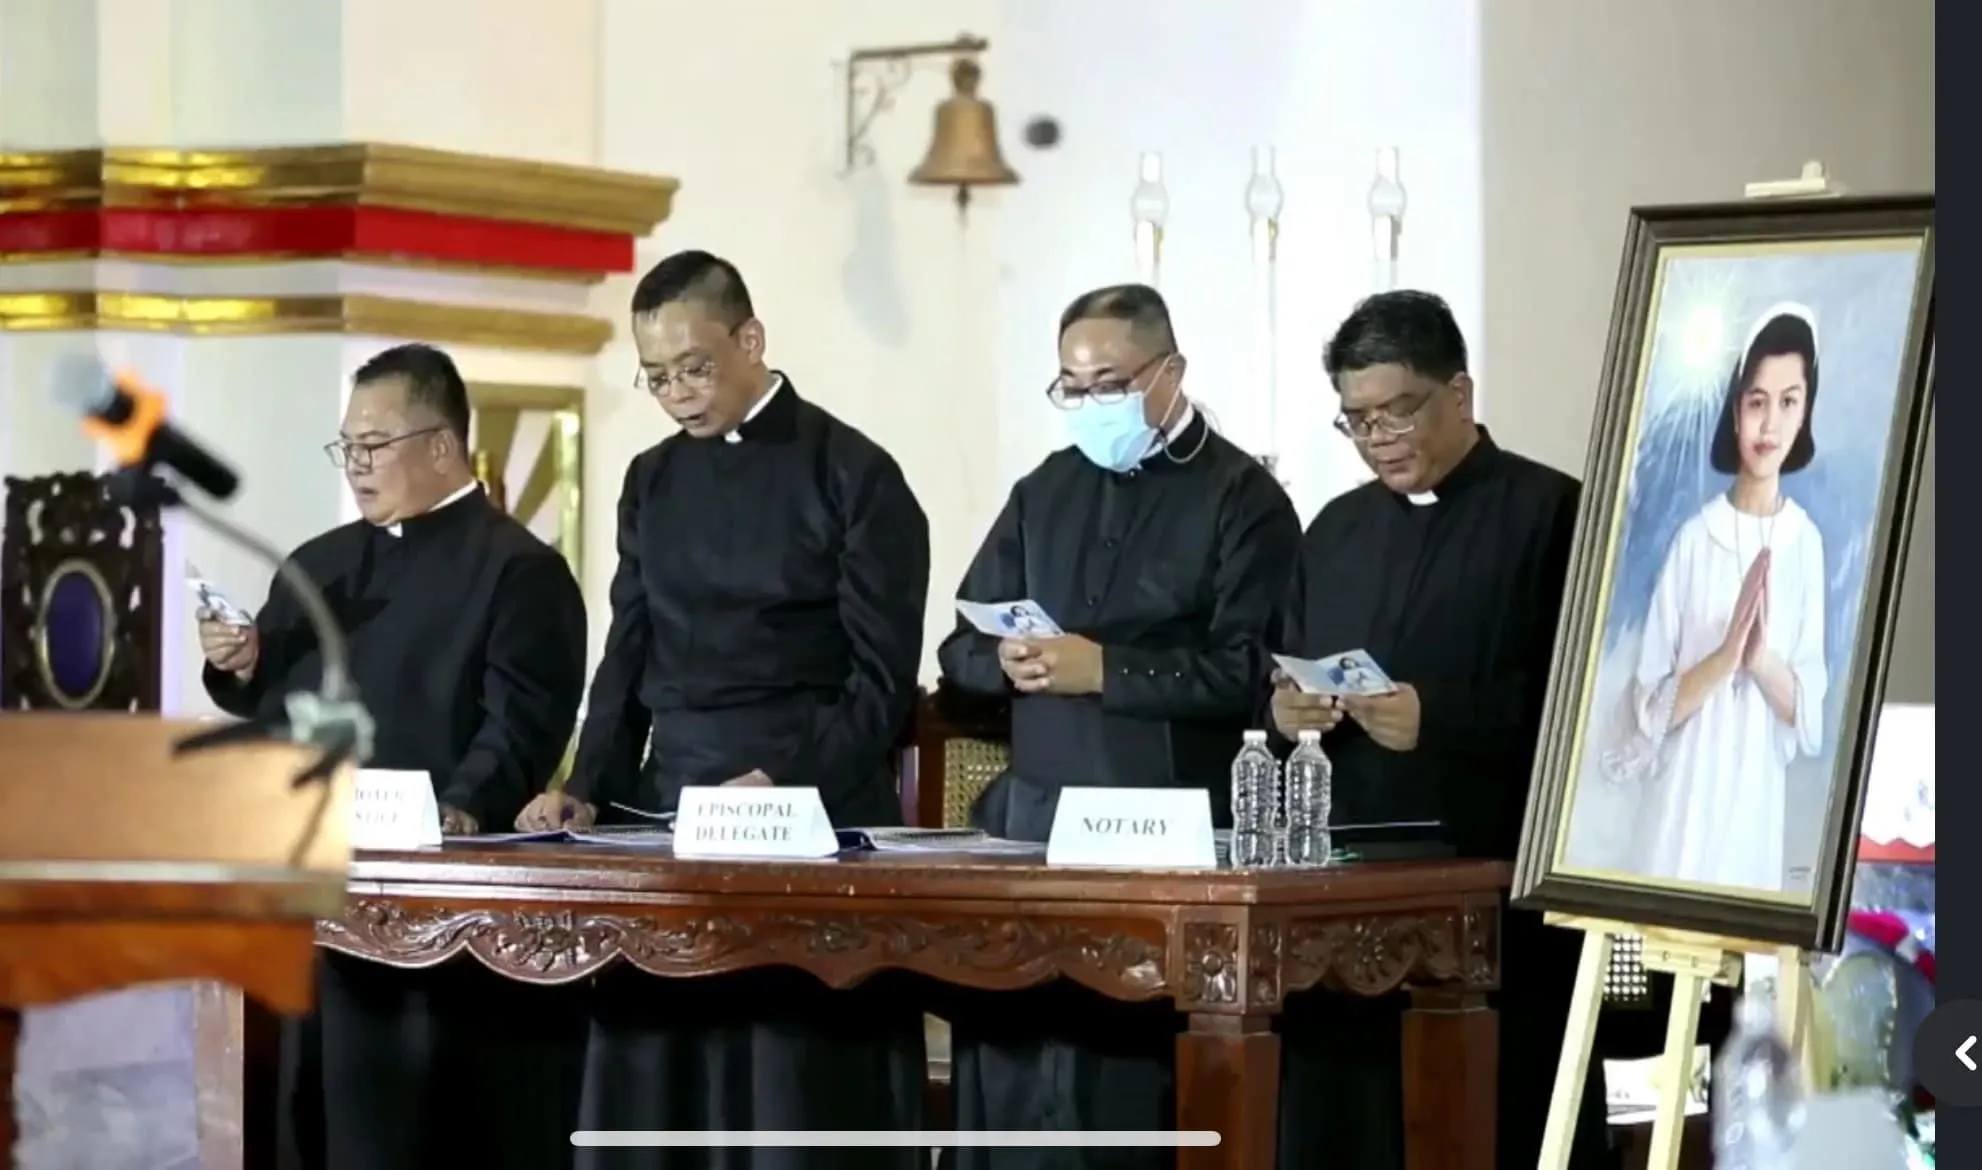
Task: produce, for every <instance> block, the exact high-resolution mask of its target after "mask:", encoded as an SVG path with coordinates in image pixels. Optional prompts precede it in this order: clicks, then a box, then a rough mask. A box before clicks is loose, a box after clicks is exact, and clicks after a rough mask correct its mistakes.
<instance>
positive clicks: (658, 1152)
mask: <svg viewBox="0 0 1982 1170" xmlns="http://www.w3.org/2000/svg"><path fill="white" fill-rule="evenodd" d="M632 308H633V314H632V316H633V330H632V332H633V343H634V346H635V348H636V349H637V350H638V351H639V355H640V372H639V374H638V375H637V378H636V381H637V384H638V385H639V386H640V388H641V389H642V390H644V391H646V392H647V393H648V394H650V395H652V396H653V398H654V399H655V400H656V402H657V403H658V404H659V405H660V406H661V408H662V409H663V410H665V411H666V412H667V414H668V417H669V418H671V419H673V420H674V421H675V422H676V423H677V424H679V425H680V427H681V430H680V432H679V433H678V434H674V435H670V436H669V437H667V438H666V439H663V440H662V441H661V442H660V443H658V444H656V445H655V446H653V447H651V448H649V449H648V450H646V451H645V452H642V453H641V454H640V455H638V456H636V457H635V458H634V460H633V463H632V465H631V466H630V467H628V468H627V472H626V482H625V486H624V487H623V488H622V490H621V493H620V498H619V567H618V569H617V571H616V572H615V573H614V575H613V582H612V626H611V629H610V630H609V631H608V632H607V634H606V645H605V653H604V656H603V658H602V660H601V661H600V663H599V669H598V673H597V674H596V675H595V676H594V678H593V680H592V689H591V693H590V697H589V698H588V700H587V702H586V713H585V727H584V730H583V731H582V732H581V733H580V735H579V744H578V758H577V761H576V763H575V765H574V767H573V770H572V776H571V780H570V783H569V784H568V785H566V787H565V788H564V790H563V791H562V792H559V793H556V794H553V795H547V796H545V797H542V798H540V799H539V800H537V801H536V802H535V803H534V804H532V805H531V807H530V808H529V809H528V810H526V811H525V813H524V815H523V817H522V818H521V819H520V820H519V821H518V825H519V826H520V827H521V828H524V829H538V828H552V827H556V826H558V825H564V824H571V825H585V824H589V823H591V822H592V821H593V819H594V818H596V817H597V816H598V815H599V810H600V808H601V807H607V808H610V807H611V803H612V802H617V803H620V804H623V805H629V806H632V807H634V808H639V809H644V810H655V811H669V810H672V809H674V808H675V807H676V804H677V802H678V800H679V798H680V796H681V790H682V789H683V788H684V787H688V786H690V785H694V786H708V785H728V786H734V787H738V788H743V789H753V788H765V787H771V786H777V785H783V786H789V787H803V788H816V789H818V790H819V796H820V798H821V800H822V801H823V802H824V803H825V806H826V812H827V815H828V816H829V817H831V819H832V822H833V824H835V825H837V826H840V827H853V826H867V825H886V824H891V823H897V822H899V821H900V819H901V811H900V810H901V804H900V802H899V799H898V797H897V792H896V788H895V783H894V776H893V770H892V767H891V756H892V752H893V749H894V745H895V743H896V741H897V738H898V737H899V735H900V733H901V730H902V728H903V726H904V725H905V724H906V723H907V721H908V719H909V718H910V716H911V715H912V714H913V712H914V706H915V696H916V681H917V680H916V673H917V671H918V669H919V668H920V666H921V659H922V629H923V624H922V613H923V606H924V605H925V604H926V602H927V600H928V589H929V522H928V520H927V518H926V517H925V516H924V514H923V511H922V507H921V505H920V504H919V503H917V502H916V498H915V494H914V493H913V492H912V491H910V490H909V486H908V483H907V481H906V480H905V479H904V478H903V476H902V471H901V468H900V467H899V466H898V465H897V464H896V463H895V461H894V459H893V458H892V457H891V456H889V454H888V453H887V452H886V451H884V450H882V449H881V447H880V446H879V445H878V444H876V443H875V442H874V441H873V440H871V439H869V438H868V437H867V436H866V435H864V434H862V433H861V432H859V431H857V430H855V429H854V428H853V427H850V426H848V425H847V424H846V423H844V422H841V421H840V420H839V419H838V418H835V417H834V416H833V415H832V414H830V413H828V412H827V411H826V410H824V409H823V408H821V407H820V406H818V405H817V404H815V403H813V402H812V401H811V400H810V399H807V398H804V397H801V396H800V394H799V392H798V387H797V386H795V385H793V383H792V380H791V379H790V378H788V377H786V376H785V375H784V374H782V373H779V372H777V371H775V370H772V369H771V368H770V367H769V366H767V365H766V364H765V361H764V348H765V328H764V323H763V322H762V321H761V320H759V319H758V317H757V314H756V309H755V307H754V306H753V304H752V303H751V298H750V292H749V290H748V289H747V288H746V287H745V286H744V283H743V276H742V274H740V273H739V272H738V271H737V270H736V268H735V267H734V266H733V265H731V264H730V263H729V262H728V261H725V260H722V259H719V258H718V257H715V256H712V255H710V254H708V253H707V252H681V253H677V254H676V255H673V256H670V257H668V258H667V259H665V260H663V261H661V262H660V263H659V264H657V265H655V266H654V268H653V269H652V270H651V271H649V272H648V273H647V274H646V275H645V276H644V277H642V278H641V280H640V283H639V285H638V286H637V287H636V288H635V289H634V292H633V306H632ZM926 1077H927V1057H926V1054H925V1052H924V1048H923V1018H922V1011H921V1008H920V1007H919V1006H918V1005H917V1004H916V1002H915V1001H914V1000H913V999H912V998H911V997H909V996H907V995H905V994H903V989H902V986H901V983H900V982H898V981H897V980H894V979H891V978H889V977H887V976H880V977H876V978H874V979H871V980H868V981H867V982H865V983H862V984H861V985H860V986H858V987H855V988H850V989H848V990H844V991H833V990H831V989H829V988H827V987H825V986H824V985H822V984H821V983H820V982H819V981H818V980H817V979H814V978H813V977H812V976H810V975H807V974H804V973H802V972H799V971H796V970H791V969H765V970H759V971H751V972H742V973H738V974H733V975H720V976H712V977H709V978H705V979H692V980H682V979H660V978H656V977H654V976H651V975H647V974H645V973H643V972H640V971H638V970H635V969H634V968H633V967H631V966H630V965H623V966H620V967H616V968H613V969H612V970H610V971H607V972H605V973H603V974H602V975H600V976H599V978H598V980H597V983H596V988H595V991H594V994H593V997H592V1030H591V1039H590V1042H589V1044H588V1045H587V1051H586V1067H585V1077H584V1106H583V1113H582V1119H581V1126H580V1128H584V1129H630V1130H750V1129H765V1130H824V1129H871V1130H896V1129H916V1128H919V1127H920V1125H921V1117H922V1095H923V1082H924V1080H925V1079H926ZM924 1158H926V1155H924V1154H922V1153H921V1152H920V1151H917V1150H913V1149H907V1148H904V1149H899V1150H872V1149H830V1148H824V1149H803V1150H786V1149H759V1150H753V1149H731V1150H721V1151H710V1152H707V1153H705V1152H703V1151H683V1150H663V1149H650V1150H639V1149H623V1150H620V1149H591V1150H584V1151H580V1153H579V1155H578V1163H577V1164H578V1166H579V1168H580V1170H608V1168H610V1170H645V1168H653V1170H661V1168H668V1167H682V1166H696V1167H704V1166H706V1167H723V1168H725V1170H759V1168H761V1170H771V1168H776V1170H825V1168H829V1167H845V1168H847V1170H888V1168H890V1167H896V1168H899V1170H912V1168H914V1167H915V1166H916V1165H917V1162H918V1160H921V1159H924Z"/></svg>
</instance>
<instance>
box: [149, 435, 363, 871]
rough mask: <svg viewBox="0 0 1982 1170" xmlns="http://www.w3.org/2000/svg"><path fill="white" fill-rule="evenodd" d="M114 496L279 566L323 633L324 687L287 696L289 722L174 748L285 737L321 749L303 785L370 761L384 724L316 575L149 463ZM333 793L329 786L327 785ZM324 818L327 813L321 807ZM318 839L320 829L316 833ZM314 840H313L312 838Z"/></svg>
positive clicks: (232, 729) (236, 727)
mask: <svg viewBox="0 0 1982 1170" xmlns="http://www.w3.org/2000/svg"><path fill="white" fill-rule="evenodd" d="M110 492H111V496H112V498H113V499H115V500H117V501H118V502H120V503H124V504H127V505H131V506H135V507H152V508H157V509H159V510H161V511H163V510H164V509H167V508H177V509H179V510H180V511H182V512H184V513H185V514H186V515H188V516H191V517H192V518H193V519H194V520H196V521H198V522H199V524H200V525H201V526H202V527H204V528H206V529H207V530H208V531H210V532H212V533H213V534H214V535H216V536H218V537H220V538H221V539H222V540H225V541H227V542H228V543H229V544H232V545H234V546H236V547H237V548H240V549H243V550H245V551H246V552H248V553H249V554H251V555H252V556H254V557H255V558H256V559H257V560H260V561H262V562H263V563H264V564H267V565H268V566H269V567H270V568H271V569H273V570H274V571H275V576H276V578H277V579H278V580H280V581H281V582H282V583H283V584H284V585H285V586H287V587H288V589H289V592H290V593H291V594H292V595H293V596H294V597H295V599H296V602H297V604H298V605H300V606H301V607H302V610H303V615H304V617H305V618H306V619H308V621H309V623H310V628H311V630H312V632H314V633H315V634H316V639H317V649H318V652H319V654H320V655H321V656H322V658H323V678H322V681H321V682H320V683H319V685H318V687H317V690H316V691H314V692H311V691H296V692H292V693H291V694H289V695H287V696H285V697H284V699H283V710H284V714H285V715H286V716H287V726H286V727H283V726H282V725H280V724H278V723H275V722H274V721H271V720H265V719H253V720H247V721H244V722H241V723H235V724H230V725H228V726H225V727H217V728H213V729H212V730H209V731H201V732H197V733H195V734H193V735H190V736H187V737H186V738H185V739H182V740H180V741H179V742H178V743H176V744H174V745H173V747H172V750H173V754H174V755H185V754H187V753H189V752H196V751H203V750H205V749H207V748H212V747H220V746H223V745H225V744H230V743H242V742H247V741H250V740H256V739H262V738H265V737H267V736H269V735H272V734H280V735H283V736H284V737H285V738H287V739H289V740H290V741H292V742H294V743H299V744H303V745H306V746H310V747H314V748H316V749H317V750H318V752H319V753H320V754H319V755H318V757H317V759H316V762H314V763H312V764H311V765H310V766H309V767H308V768H305V769H304V770H303V771H302V772H301V773H299V774H298V775H297V776H296V780H295V786H296V787H298V788H301V787H303V786H304V785H307V784H310V783H321V782H325V781H328V780H329V779H330V777H331V776H332V775H333V774H334V773H335V772H336V771H337V769H338V768H339V767H341V766H342V765H344V764H345V763H362V762H364V761H365V760H367V759H369V758H370V757H371V754H372V738H373V735H374V733H375V731H376V727H375V725H374V724H373V722H372V716H371V712H369V711H367V710H366V709H365V705H364V703H363V702H361V701H360V700H359V698H358V689H357V687H356V685H354V684H353V683H352V681H351V670H350V661H351V660H350V652H349V650H348V648H347V646H346V644H345V641H344V631H343V630H342V629H341V628H339V626H338V623H337V617H336V615H335V614H333V613H332V612H331V610H330V603H329V602H328V601H327V600H325V598H324V595H323V591H322V590H321V589H318V588H317V584H316V582H314V581H312V580H310V576H309V574H308V573H305V572H303V570H302V568H301V567H300V566H298V565H297V564H296V563H295V562H294V561H291V560H290V559H289V558H288V557H286V556H284V555H283V554H282V553H281V552H280V551H279V550H277V549H275V548H274V547H272V546H270V545H269V544H268V542H266V541H264V540H262V539H261V538H260V537H258V536H255V535H254V534H253V533H251V532H248V531H247V530H245V529H243V528H241V527H240V526H239V525H237V524H234V523H232V522H231V521H229V520H227V519H225V518H223V517H221V516H219V515H217V514H215V513H213V512H211V511H208V510H207V509H206V508H204V507H202V506H200V505H198V504H194V503H191V502H189V501H188V500H187V499H186V498H185V496H184V495H183V494H182V493H181V492H180V491H179V489H178V488H177V487H175V486H173V485H172V484H170V483H168V482H166V481H165V480H164V479H162V478H161V477H159V476H158V475H157V474H156V473H155V472H153V471H151V470H150V469H149V468H144V467H134V468H126V469H124V470H122V471H119V472H116V473H114V474H112V475H111V476H110ZM325 791H326V794H327V793H328V791H329V790H328V787H327V786H326V789H325ZM318 812H319V815H321V813H322V810H321V809H319V810H318ZM310 836H314V834H313V833H312V834H310ZM306 839H307V838H306Z"/></svg>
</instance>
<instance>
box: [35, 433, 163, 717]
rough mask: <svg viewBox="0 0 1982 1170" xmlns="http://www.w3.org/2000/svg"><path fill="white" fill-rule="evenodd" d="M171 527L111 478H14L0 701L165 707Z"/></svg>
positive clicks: (51, 706)
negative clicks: (164, 582) (124, 496)
mask: <svg viewBox="0 0 1982 1170" xmlns="http://www.w3.org/2000/svg"><path fill="white" fill-rule="evenodd" d="M163 561H164V530H163V528H162V526H161V525H160V523H159V517H158V512H157V510H156V509H132V508H125V507H122V506H120V505H118V504H116V503H113V502H112V501H111V497H110V492H109V488H108V482H107V480H106V479H105V478H104V477H101V476H96V475H89V474H86V473H81V472H76V473H70V474H64V475H47V476H39V477H36V478H33V479H18V478H15V477H13V476H9V477H7V480H6V513H5V521H4V528H0V709H4V710H9V711H22V710H67V711H88V710H95V711H156V710H158V707H159V660H160V654H159V612H160V597H161V593H162V586H161V584H160V580H159V578H160V573H161V567H162V564H163Z"/></svg>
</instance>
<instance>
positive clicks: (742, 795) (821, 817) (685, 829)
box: [674, 788, 840, 857]
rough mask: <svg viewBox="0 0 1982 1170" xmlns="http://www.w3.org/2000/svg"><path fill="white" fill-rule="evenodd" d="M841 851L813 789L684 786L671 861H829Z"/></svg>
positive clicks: (816, 790) (831, 826)
mask: <svg viewBox="0 0 1982 1170" xmlns="http://www.w3.org/2000/svg"><path fill="white" fill-rule="evenodd" d="M839 851H840V841H839V838H838V837H837V836H835V835H834V833H833V822H832V821H830V820H828V819H827V818H826V806H825V805H824V804H823V803H821V802H820V800H819V790H818V789H817V788H684V789H682V790H681V803H680V804H679V805H677V806H676V812H675V818H674V853H675V856H676V857H831V856H832V855H833V854H835V853H838V852H839Z"/></svg>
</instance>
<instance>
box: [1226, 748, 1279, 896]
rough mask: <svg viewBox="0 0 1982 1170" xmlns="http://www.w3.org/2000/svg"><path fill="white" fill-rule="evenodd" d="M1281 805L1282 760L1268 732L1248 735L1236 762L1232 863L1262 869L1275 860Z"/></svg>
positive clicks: (1234, 760) (1234, 761)
mask: <svg viewBox="0 0 1982 1170" xmlns="http://www.w3.org/2000/svg"><path fill="white" fill-rule="evenodd" d="M1279 803H1280V761H1279V760H1276V759H1274V758H1273V751H1272V749H1270V748H1268V747H1267V746H1266V733H1265V732H1264V731H1248V732H1246V738H1245V743H1244V744H1243V745H1242V746H1241V747H1240V748H1239V754H1238V755H1237V756H1236V757H1234V758H1233V760H1232V864H1233V865H1236V866H1253V867H1257V866H1262V865H1265V864H1267V863H1268V862H1269V861H1271V860H1272V852H1271V847H1272V842H1271V837H1270V836H1269V834H1270V831H1271V828H1272V821H1273V820H1275V819H1277V818H1276V817H1275V814H1274V812H1273V811H1272V810H1273V809H1274V807H1275V806H1276V805H1278V804H1279Z"/></svg>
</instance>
